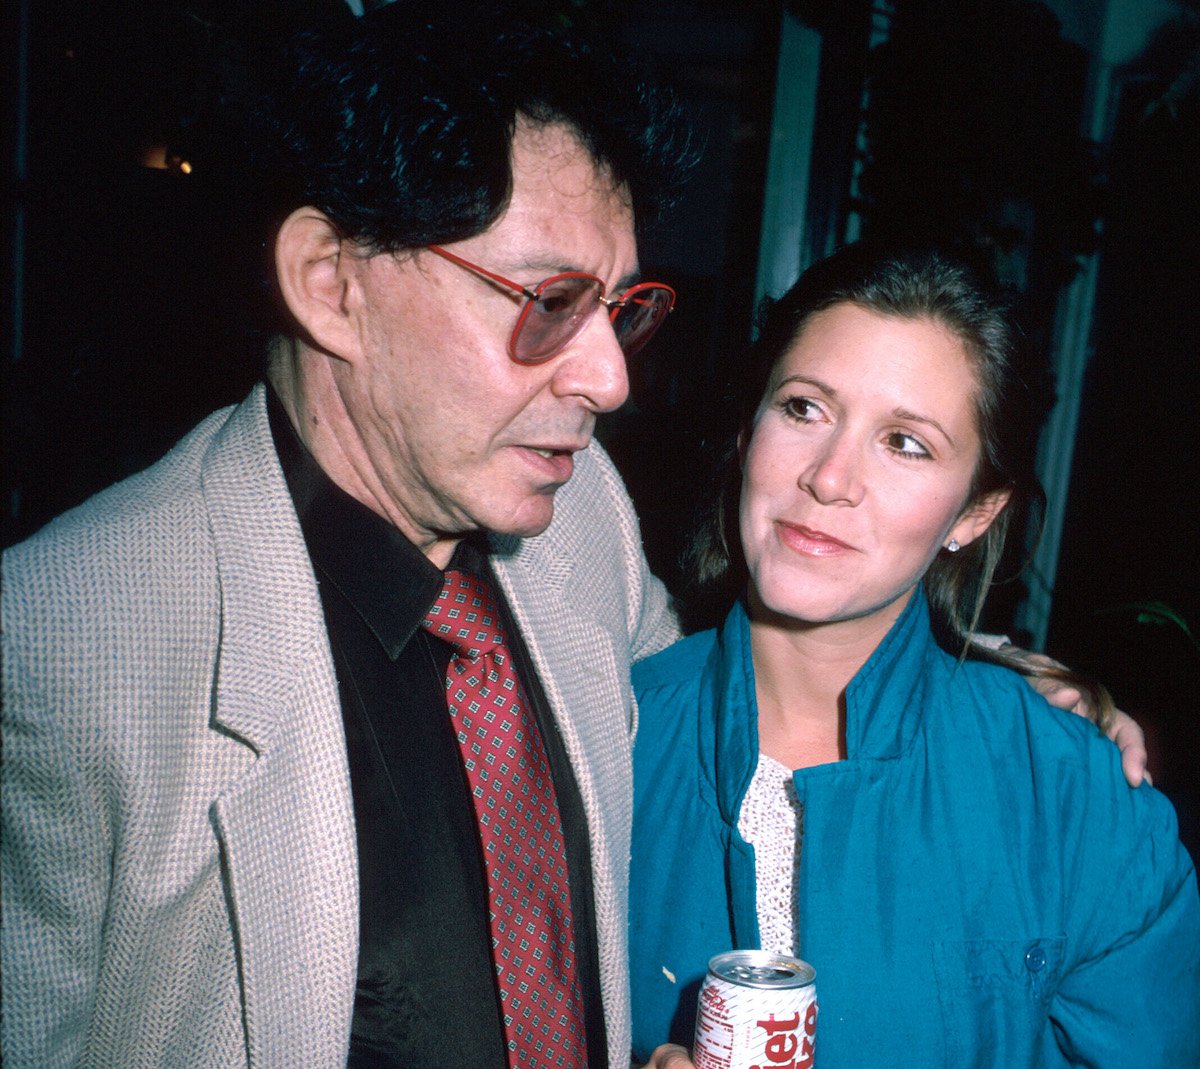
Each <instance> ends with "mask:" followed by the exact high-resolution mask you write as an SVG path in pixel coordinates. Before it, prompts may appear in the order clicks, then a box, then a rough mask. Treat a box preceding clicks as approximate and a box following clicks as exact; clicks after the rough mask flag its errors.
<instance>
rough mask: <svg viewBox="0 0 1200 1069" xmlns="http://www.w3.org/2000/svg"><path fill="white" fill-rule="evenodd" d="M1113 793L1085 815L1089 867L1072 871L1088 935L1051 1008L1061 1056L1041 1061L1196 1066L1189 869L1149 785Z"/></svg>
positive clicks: (1196, 992) (1197, 962)
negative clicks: (1087, 915) (1086, 915)
mask: <svg viewBox="0 0 1200 1069" xmlns="http://www.w3.org/2000/svg"><path fill="white" fill-rule="evenodd" d="M1112 776H1114V777H1117V776H1119V772H1117V771H1115V770H1114V771H1113V772H1112ZM1113 786H1114V787H1115V790H1113V791H1112V793H1111V796H1110V800H1108V801H1106V802H1101V803H1095V802H1094V803H1093V805H1092V806H1091V807H1090V809H1089V812H1088V814H1087V817H1086V820H1087V831H1086V836H1087V840H1088V846H1087V848H1086V854H1087V856H1088V857H1089V858H1091V859H1092V860H1091V862H1090V863H1089V864H1088V865H1087V866H1086V867H1085V868H1083V869H1081V870H1080V874H1079V878H1080V879H1081V880H1082V881H1083V882H1082V884H1081V886H1080V887H1079V888H1078V895H1077V899H1078V900H1082V901H1087V902H1089V904H1090V908H1089V909H1088V912H1089V913H1090V914H1091V918H1090V923H1089V924H1088V929H1089V930H1090V932H1092V933H1094V934H1093V935H1092V936H1090V937H1089V938H1088V941H1087V944H1086V945H1085V950H1084V956H1083V957H1082V959H1081V960H1079V961H1077V962H1076V964H1075V965H1074V967H1073V968H1071V969H1070V971H1069V972H1068V973H1067V975H1066V976H1064V978H1063V982H1062V983H1061V985H1060V987H1059V989H1058V992H1057V995H1056V997H1055V998H1054V1000H1053V1002H1052V1004H1051V1006H1050V1023H1051V1027H1052V1029H1053V1041H1054V1043H1055V1044H1056V1046H1057V1047H1058V1052H1059V1053H1058V1054H1057V1055H1056V1056H1055V1057H1046V1058H1045V1059H1044V1060H1045V1062H1046V1064H1053V1063H1054V1062H1056V1061H1059V1060H1060V1059H1064V1058H1065V1059H1066V1061H1067V1062H1068V1063H1069V1064H1072V1065H1096V1066H1107V1065H1122V1064H1126V1063H1129V1064H1137V1065H1140V1066H1145V1067H1147V1069H1173V1067H1178V1066H1184V1065H1200V899H1198V897H1197V889H1196V873H1195V869H1194V867H1193V865H1192V862H1191V859H1190V858H1189V857H1188V854H1187V851H1186V850H1185V849H1184V847H1183V845H1182V844H1181V843H1180V841H1179V836H1178V830H1177V824H1176V819H1175V813H1174V810H1173V809H1172V808H1171V805H1170V803H1169V802H1168V801H1167V799H1166V798H1165V797H1163V796H1162V795H1161V794H1159V793H1158V792H1157V791H1156V790H1154V789H1153V788H1152V787H1141V788H1138V789H1137V790H1133V789H1129V788H1125V787H1124V784H1123V783H1117V784H1114V785H1113ZM1106 793H1107V792H1106ZM1082 919H1083V918H1081V920H1082ZM1048 1038H1049V1037H1048ZM1047 1053H1049V1052H1047Z"/></svg>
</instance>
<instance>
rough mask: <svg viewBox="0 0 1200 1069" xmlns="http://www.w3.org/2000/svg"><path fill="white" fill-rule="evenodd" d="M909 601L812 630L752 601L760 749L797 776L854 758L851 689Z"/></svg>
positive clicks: (751, 622) (750, 601) (811, 627)
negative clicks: (849, 730) (850, 754)
mask: <svg viewBox="0 0 1200 1069" xmlns="http://www.w3.org/2000/svg"><path fill="white" fill-rule="evenodd" d="M907 600H908V599H907V598H905V599H901V600H900V601H899V602H898V603H896V604H893V605H890V606H888V607H887V609H885V610H883V611H881V612H877V613H873V614H872V615H870V616H866V617H862V618H861V619H857V620H839V621H836V622H833V623H821V624H808V623H802V622H800V621H796V620H793V619H789V618H786V617H781V616H778V615H775V614H773V613H771V611H770V610H768V609H766V608H765V607H764V606H763V605H762V604H761V603H758V602H757V600H756V598H755V596H754V593H753V591H752V592H751V595H750V598H749V607H750V649H751V655H752V657H753V660H754V681H755V692H756V696H757V699H758V738H759V749H760V750H761V751H762V752H763V753H766V754H767V755H769V756H770V757H773V758H775V760H777V761H781V762H782V763H783V764H785V765H787V766H788V767H790V768H809V767H811V766H813V765H823V764H829V763H831V762H833V761H840V760H843V759H844V758H845V756H846V688H847V686H849V684H850V681H851V680H852V679H853V678H854V676H855V674H856V673H857V672H858V670H859V669H860V668H862V666H863V665H864V664H866V662H867V660H868V659H869V658H870V656H871V654H872V653H874V652H875V649H876V648H877V647H878V646H879V643H880V642H882V641H883V639H884V636H885V635H886V634H887V633H888V631H889V630H890V628H891V626H892V624H893V623H895V621H896V618H897V617H898V616H899V615H900V613H901V611H903V609H904V606H905V604H906V603H907Z"/></svg>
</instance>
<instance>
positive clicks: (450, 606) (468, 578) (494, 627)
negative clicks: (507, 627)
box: [421, 568, 504, 661]
mask: <svg viewBox="0 0 1200 1069" xmlns="http://www.w3.org/2000/svg"><path fill="white" fill-rule="evenodd" d="M421 626H422V627H423V628H425V630H426V631H428V632H429V633H430V634H432V635H436V636H437V637H438V638H440V639H444V640H445V641H446V642H449V643H450V644H451V645H452V646H453V647H454V650H455V653H457V654H458V656H460V657H464V658H466V659H467V660H471V661H474V660H478V659H479V658H480V657H483V656H486V655H488V654H490V653H494V652H495V650H496V647H497V646H500V645H502V644H503V642H504V628H503V626H502V625H501V623H500V616H499V613H498V612H497V609H496V598H495V595H494V594H493V593H492V588H491V586H490V585H489V584H488V582H487V580H485V579H481V578H480V577H479V576H477V575H473V574H472V573H470V572H464V571H460V570H458V569H457V568H448V569H447V570H446V573H445V576H444V577H443V580H442V589H441V590H440V591H439V592H438V596H437V600H435V601H434V603H433V605H431V606H430V608H429V611H428V612H427V613H426V614H425V619H424V620H422V621H421Z"/></svg>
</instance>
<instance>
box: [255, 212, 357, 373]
mask: <svg viewBox="0 0 1200 1069" xmlns="http://www.w3.org/2000/svg"><path fill="white" fill-rule="evenodd" d="M344 245H345V243H344V242H343V240H342V237H341V235H340V234H339V233H338V230H337V227H335V226H334V225H333V222H332V221H331V220H330V219H329V217H328V216H327V215H325V214H324V213H323V212H321V211H319V210H318V209H316V208H313V207H304V208H297V209H296V210H295V211H294V212H292V214H291V215H289V216H288V217H287V218H286V219H285V220H284V221H283V225H282V226H281V227H280V228H279V233H278V235H277V236H276V238H275V276H276V278H277V279H278V281H279V291H280V293H281V294H282V296H283V300H284V303H285V304H286V305H287V306H288V310H289V311H290V312H291V313H292V315H293V316H294V317H295V319H296V322H297V323H299V324H300V326H301V327H302V328H303V329H304V331H305V333H306V334H307V335H308V337H309V339H310V340H311V341H312V342H313V344H315V345H316V347H317V348H319V349H321V350H323V351H324V352H327V353H329V354H330V355H332V356H335V357H338V358H340V359H342V360H347V359H353V356H354V353H355V352H356V346H357V343H358V335H357V332H356V331H355V329H354V323H353V319H352V316H351V314H350V305H349V302H348V300H347V294H348V289H349V287H350V285H352V277H353V276H352V273H350V272H347V271H345V270H344V264H343V259H344V258H345V257H346V256H347V255H350V254H349V253H348V252H347V251H346V249H345V247H344Z"/></svg>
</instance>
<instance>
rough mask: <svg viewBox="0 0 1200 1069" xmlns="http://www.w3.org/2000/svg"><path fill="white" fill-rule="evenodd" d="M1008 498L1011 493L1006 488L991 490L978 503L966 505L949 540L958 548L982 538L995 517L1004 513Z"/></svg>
mask: <svg viewBox="0 0 1200 1069" xmlns="http://www.w3.org/2000/svg"><path fill="white" fill-rule="evenodd" d="M1010 497H1012V491H1011V490H1009V489H1007V488H1005V489H1003V490H993V491H992V492H991V493H990V494H985V495H984V496H983V497H981V498H980V499H979V500H978V501H976V502H974V503H973V504H971V505H968V506H967V507H966V508H965V509H964V510H963V512H962V515H961V516H959V517H958V520H957V521H956V522H955V524H954V526H953V527H952V528H951V529H950V539H952V540H953V541H955V542H957V543H958V544H959V545H960V546H967V545H970V544H971V543H972V542H974V541H975V539H977V538H980V537H982V535H983V534H984V533H985V532H986V531H987V529H988V528H989V527H991V525H992V524H993V522H995V519H996V517H997V516H999V515H1000V513H1001V512H1003V511H1004V506H1005V505H1007V504H1008V499H1009V498H1010Z"/></svg>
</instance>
